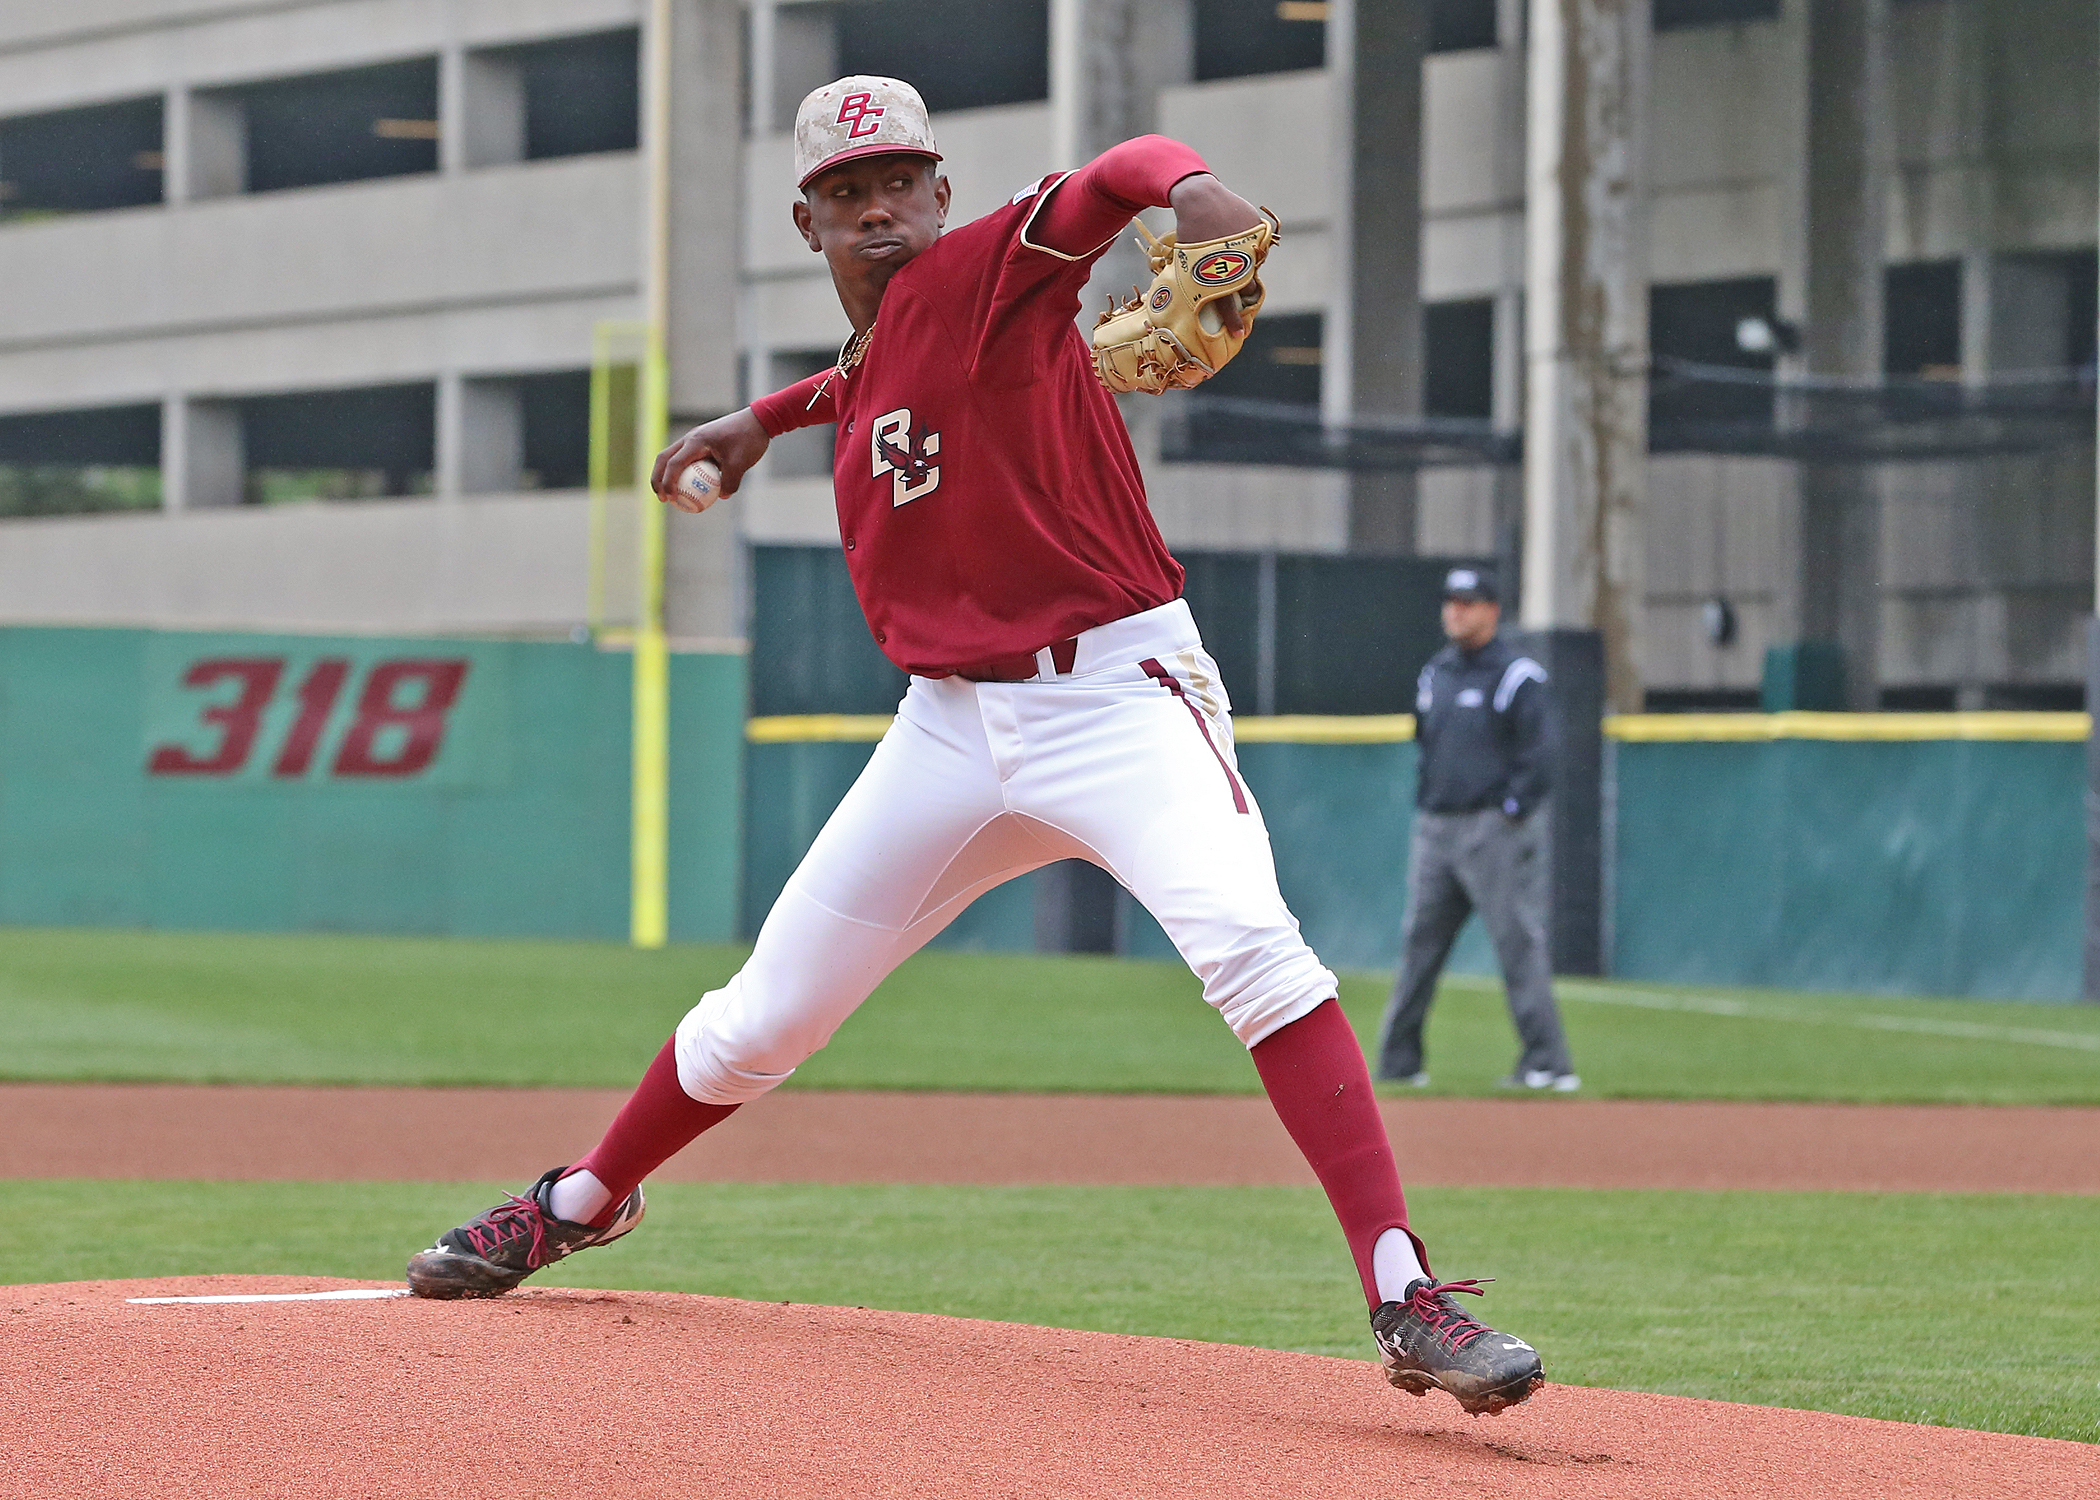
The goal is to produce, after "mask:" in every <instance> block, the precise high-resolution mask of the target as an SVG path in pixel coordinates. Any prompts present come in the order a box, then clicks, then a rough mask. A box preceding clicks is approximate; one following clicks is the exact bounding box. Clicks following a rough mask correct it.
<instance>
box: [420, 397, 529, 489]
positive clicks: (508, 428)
mask: <svg viewBox="0 0 2100 1500" xmlns="http://www.w3.org/2000/svg"><path fill="white" fill-rule="evenodd" d="M524 469H525V414H524V400H523V393H522V392H521V391H520V390H519V388H518V384H517V382H516V381H514V380H468V379H465V378H463V377H461V376H460V375H458V374H456V373H447V374H445V375H443V376H440V377H439V379H438V389H437V492H438V497H439V498H440V499H444V500H455V499H457V498H459V497H460V496H461V495H506V494H510V493H512V492H514V491H516V490H517V489H518V487H519V485H520V484H521V483H523V476H524Z"/></svg>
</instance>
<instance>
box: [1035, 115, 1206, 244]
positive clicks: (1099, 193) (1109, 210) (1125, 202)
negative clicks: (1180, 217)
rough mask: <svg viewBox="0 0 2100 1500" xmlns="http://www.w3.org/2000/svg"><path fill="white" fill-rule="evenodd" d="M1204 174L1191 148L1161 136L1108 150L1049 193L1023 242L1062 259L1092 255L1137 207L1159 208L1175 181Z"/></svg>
mask: <svg viewBox="0 0 2100 1500" xmlns="http://www.w3.org/2000/svg"><path fill="white" fill-rule="evenodd" d="M1209 170H1210V168H1209V167H1208V166H1206V165H1205V164H1204V161H1203V158H1202V157H1201V156H1198V155H1197V154H1196V152H1195V150H1194V149H1193V148H1192V147H1189V146H1184V145H1183V144H1182V143H1181V142H1179V141H1176V140H1170V139H1168V138H1167V137H1166V136H1163V135H1141V136H1139V137H1137V139H1135V140H1130V141H1125V142H1123V144H1122V145H1120V146H1111V147H1109V148H1108V149H1107V150H1106V151H1104V152H1102V153H1101V154H1100V155H1099V156H1097V157H1095V158H1094V159H1093V160H1092V161H1090V162H1088V163H1087V164H1086V165H1085V166H1083V167H1081V168H1080V169H1079V170H1078V171H1076V172H1074V173H1073V174H1072V175H1071V176H1070V177H1067V178H1066V179H1065V180H1064V181H1063V182H1061V183H1059V184H1058V185H1057V186H1056V187H1055V188H1053V189H1051V193H1050V202H1049V205H1048V206H1047V207H1045V208H1044V209H1043V212H1042V214H1041V216H1040V217H1038V218H1037V220H1036V221H1035V224H1034V225H1033V226H1032V227H1031V229H1030V231H1029V235H1028V238H1029V240H1030V242H1031V243H1034V244H1038V245H1046V246H1048V247H1049V248H1050V249H1052V250H1055V251H1057V252H1058V253H1059V254H1061V255H1092V254H1093V253H1094V252H1095V251H1096V250H1099V249H1100V248H1101V247H1102V246H1103V245H1104V244H1106V243H1107V242H1108V241H1109V240H1111V239H1113V238H1115V236H1116V235H1117V234H1118V233H1120V232H1121V230H1122V228H1123V226H1124V225H1125V224H1128V223H1129V222H1130V221H1131V220H1132V219H1133V218H1135V217H1136V216H1137V214H1138V212H1139V211H1140V210H1141V209H1147V208H1164V207H1165V206H1166V203H1167V195H1168V193H1170V192H1171V191H1173V188H1174V184H1175V183H1177V182H1179V181H1181V179H1182V178H1184V177H1192V176H1194V175H1195V174H1196V173H1198V172H1208V171H1209Z"/></svg>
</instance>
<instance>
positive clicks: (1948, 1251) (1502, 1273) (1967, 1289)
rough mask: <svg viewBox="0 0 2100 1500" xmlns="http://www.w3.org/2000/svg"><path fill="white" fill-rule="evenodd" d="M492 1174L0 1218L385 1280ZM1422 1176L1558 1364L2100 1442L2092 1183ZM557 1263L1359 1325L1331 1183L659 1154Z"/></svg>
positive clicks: (1089, 1320) (1151, 1323)
mask: <svg viewBox="0 0 2100 1500" xmlns="http://www.w3.org/2000/svg"><path fill="white" fill-rule="evenodd" d="M495 1193H496V1188H495V1187H493V1186H476V1185H459V1184H452V1185H443V1186H437V1185H431V1184H427V1183H410V1184H383V1183H356V1184H304V1183H302V1184H261V1183H167V1182H152V1183H106V1182H7V1183H0V1214H4V1216H5V1218H6V1221H7V1222H8V1223H10V1224H14V1225H18V1226H20V1225H34V1226H35V1231H36V1232H35V1233H34V1234H22V1233H17V1234H13V1235H9V1236H7V1237H6V1239H5V1240H4V1241H0V1283H14V1284H19V1283H24V1282H37V1281H57V1280H76V1279H90V1278H102V1277H124V1276H157V1275H180V1274H195V1273H204V1272H257V1273H260V1272H285V1273H294V1274H303V1275H337V1276H349V1277H359V1278H366V1277H369V1278H374V1279H390V1278H393V1277H395V1276H397V1275H398V1274H399V1272H400V1267H401V1262H402V1260H403V1259H404V1258H405V1255H406V1252H407V1251H408V1250H410V1249H412V1248H414V1247H415V1246H417V1245H420V1244H423V1243H426V1242H427V1241H428V1240H429V1238H430V1237H431V1236H432V1235H433V1234H434V1233H435V1232H436V1231H437V1230H439V1229H441V1228H443V1227H445V1226H446V1225H449V1224H451V1223H453V1222H455V1221H456V1220H458V1219H460V1218H462V1217H464V1216H465V1215H466V1214H468V1213H470V1212H472V1211H474V1210H475V1209H477V1208H480V1207H483V1206H485V1205H486V1203H487V1202H488V1201H490V1200H491V1199H492V1198H493V1197H494V1196H495ZM1411 1196H1412V1198H1413V1200H1414V1210H1415V1221H1416V1224H1417V1225H1418V1226H1419V1227H1420V1228H1421V1229H1422V1230H1423V1231H1424V1233H1425V1234H1426V1235H1427V1236H1428V1237H1429V1239H1430V1242H1431V1244H1432V1246H1433V1247H1434V1248H1435V1251H1436V1254H1437V1256H1438V1269H1439V1270H1440V1271H1442V1272H1443V1273H1444V1274H1445V1275H1450V1276H1475V1275H1481V1276H1495V1277H1497V1278H1499V1279H1498V1280H1497V1282H1496V1284H1495V1285H1494V1286H1493V1287H1492V1288H1490V1293H1489V1296H1488V1297H1487V1298H1486V1299H1485V1304H1484V1312H1485V1315H1486V1316H1487V1317H1489V1318H1490V1320H1491V1321H1493V1322H1495V1323H1496V1324H1497V1325H1498V1326H1502V1327H1506V1328H1509V1329H1512V1330H1514V1331H1516V1332H1519V1333H1521V1334H1523V1335H1524V1336H1525V1337H1527V1338H1529V1339H1531V1340H1532V1341H1533V1342H1534V1343H1536V1344H1537V1345H1538V1346H1539V1348H1540V1350H1541V1351H1542V1352H1543V1353H1544V1355H1545V1358H1546V1368H1547V1371H1548V1373H1549V1375H1550V1376H1551V1377H1552V1378H1553V1379H1556V1380H1560V1381H1565V1382H1569V1383H1572V1384H1581V1385H1602V1386H1613V1387H1618V1388H1620V1389H1626V1390H1645V1391H1664V1392H1672V1393H1676V1394H1680V1395H1690V1396H1708V1397H1714V1398H1718V1399H1723V1400H1731V1401H1749V1402H1755V1403H1759V1404H1763V1405H1772V1406H1794V1407H1807V1408H1812V1409H1818V1410H1824V1411H1839V1412H1851V1413H1855V1414H1858V1415H1862V1416H1873V1417H1889V1418H1895V1419H1899V1420H1905V1421H1918V1422H1930V1423H1935V1424H1942V1425H1948V1426H1960V1427H1979V1428H1988V1429H1993V1430H1997V1431H2003V1432H2020V1433H2030V1434H2035V1435H2038V1436H2047V1437H2063V1438H2074V1439H2079V1440H2083V1441H2086V1442H2093V1441H2100V1417H2096V1412H2100V1281H2096V1279H2095V1277H2094V1276H2093V1274H2092V1259H2091V1254H2092V1251H2091V1247H2092V1245H2093V1243H2094V1242H2095V1240H2096V1239H2100V1200H2094V1199H2089V1198H2054V1197H2012V1196H1992V1197H1967V1196H1941V1195H1900V1196H1868V1195H1859V1194H1850V1195H1847V1194H1823V1193H1665V1192H1575V1191H1543V1190H1517V1189H1493V1190H1490V1189H1454V1188H1443V1189H1424V1190H1419V1191H1417V1192H1415V1193H1414V1194H1412V1195H1411ZM541 1279H542V1281H544V1282H546V1283H550V1284H566V1285H579V1286H594V1287H632V1288H653V1289H663V1290H672V1291H689V1292H709V1293H717V1294H722V1295H729V1296H738V1297H749V1298H757V1299H766V1300H789V1301H795V1302H817V1303H828V1304H837V1305H846V1306H853V1305H861V1306H868V1307H884V1308H897V1309H903V1310H908V1311H918V1312H937V1313H952V1314H958V1315H963V1316H969V1317H981V1318H994V1319H1002V1320H1008V1321H1015V1322H1025V1323H1037V1324H1045V1325H1050V1326H1054V1327H1068V1328H1091V1329H1102V1330H1107V1331H1112V1332H1121V1333H1144V1334H1160V1335H1168V1336H1172V1337H1178V1338H1195V1339H1208V1340H1218V1341H1224V1342H1231V1343H1248V1344H1257V1345H1262V1346H1266V1347H1271V1348H1281V1349H1302V1350H1308V1351H1312V1352H1315V1353H1322V1354H1339V1355H1344V1356H1347V1357H1352V1358H1367V1357H1368V1355H1369V1341H1368V1337H1367V1335H1366V1333H1365V1330H1364V1327H1363V1323H1362V1312H1361V1307H1362V1304H1361V1302H1360V1301H1358V1294H1357V1291H1356V1287H1355V1279H1354V1277H1353V1275H1352V1274H1351V1273H1350V1271H1349V1269H1348V1264H1347V1260H1346V1257H1345V1255H1344V1252H1343V1250H1342V1246H1341V1238H1340V1235H1339V1234H1338V1233H1337V1231H1336V1230H1335V1228H1334V1223H1333V1220H1332V1219H1331V1218H1330V1217H1329V1216H1328V1212H1327V1209H1326V1206H1325V1204H1324V1203H1323V1202H1322V1201H1321V1200H1320V1198H1319V1195H1318V1194H1317V1193H1316V1192H1315V1191H1313V1190H1310V1189H1297V1188H983V1187H808V1186H746V1185H691V1184H666V1185H663V1186H661V1187H658V1188H654V1189H652V1190H651V1199H650V1211H649V1223H648V1225H647V1227H646V1229H645V1230H644V1231H643V1232H642V1233H639V1234H636V1235H634V1236H633V1237H631V1238H629V1239H627V1240H624V1241H622V1242H620V1243H619V1244H616V1245H612V1246H608V1247H607V1248H605V1249H604V1250H602V1251H593V1252H592V1253H591V1254H589V1255H587V1256H583V1257H579V1258H578V1259H577V1260H574V1261H570V1262H567V1263H565V1264H563V1265H561V1266H558V1267H555V1268H553V1269H552V1270H550V1271H548V1272H546V1273H544V1275H543V1276H542V1278H541ZM1367 1378H1369V1377H1367ZM1395 1399H1399V1398H1398V1397H1396V1398H1395Z"/></svg>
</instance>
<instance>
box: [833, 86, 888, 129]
mask: <svg viewBox="0 0 2100 1500" xmlns="http://www.w3.org/2000/svg"><path fill="white" fill-rule="evenodd" d="M838 122H839V124H841V125H851V126H852V127H853V128H852V129H851V130H849V131H847V132H846V138H847V139H848V140H857V139H858V138H859V137H861V136H864V135H873V134H874V133H875V132H876V131H878V130H880V129H881V128H882V106H881V105H879V104H877V103H876V102H875V96H874V95H873V94H848V95H847V96H846V97H845V98H843V99H841V100H840V101H839V121H838Z"/></svg>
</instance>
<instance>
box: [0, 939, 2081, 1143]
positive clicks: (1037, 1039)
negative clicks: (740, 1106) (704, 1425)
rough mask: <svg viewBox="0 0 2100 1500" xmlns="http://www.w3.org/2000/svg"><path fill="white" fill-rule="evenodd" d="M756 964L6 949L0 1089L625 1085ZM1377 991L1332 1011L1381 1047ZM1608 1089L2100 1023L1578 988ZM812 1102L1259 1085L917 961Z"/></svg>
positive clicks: (1801, 1090) (1784, 1082)
mask: <svg viewBox="0 0 2100 1500" xmlns="http://www.w3.org/2000/svg"><path fill="white" fill-rule="evenodd" d="M741 956H743V950H739V947H674V950H666V952H659V954H638V952H634V950H628V947H617V945H611V943H548V941H451V939H393V937H321V935H300V937H258V935H199V933H124V931H38V929H0V1036H6V1038H8V1046H6V1050H4V1053H0V1078H15V1080H29V1078H40V1080H86V1078H101V1080H195V1082H313V1084H580V1086H582V1084H601V1086H626V1084H630V1082H632V1080H634V1078H636V1074H638V1071H640V1067H643V1063H647V1059H649V1057H651V1055H653V1053H655V1048H657V1046H659V1044H661V1040H664V1036H666V1034H668V1032H670V1027H672V1025H674V1023H676V1021H678V1017H680V1015H682V1013H685V1011H687V1006H691V1004H693V1000H697V998H699V996H701V994H703V992H706V989H710V987H714V985H718V983H722V979H727V977H729V975H731V973H733V971H735V966H737V964H739V962H741ZM1384 992H1386V979H1384V977H1380V975H1352V977H1346V979H1344V987H1342V1000H1344V1004H1346V1006H1348V1011H1350V1017H1352V1019H1354V1021H1357V1027H1359V1032H1361V1034H1363V1036H1365V1038H1369V1036H1371V1034H1373V1032H1375V1023H1378V1013H1380V1006H1382V1004H1384ZM1562 1013H1564V1017H1567V1025H1569V1036H1571V1042H1573V1046H1575V1061H1577V1067H1579V1069H1581V1074H1583V1084H1585V1088H1588V1092H1590V1095H1596V1097H1642V1099H1840V1101H1966V1103H2100V1006H2039V1004H2012V1002H1976V1000H1886V998H1854V996H1808V994H1777V992H1735V989H1674V987H1659V985H1625V983H1604V981H1562ZM1512 1053H1514V1040H1512V1034H1510V1023H1508V1017H1506V1015H1504V1011H1501V992H1499V987H1497V985H1495V983H1493V981H1485V979H1472V977H1453V979H1451V981H1447V983H1445V989H1443V998H1441V1000H1438V1006H1436V1013H1434V1017H1432V1021H1430V1071H1432V1074H1434V1080H1436V1082H1434V1088H1432V1090H1430V1092H1443V1095H1478V1092H1489V1090H1491V1088H1493V1080H1495V1078H1499V1076H1501V1074H1506V1071H1508V1067H1510V1061H1512ZM796 1082H798V1084H802V1086H817V1088H968V1090H1002V1088H1023V1090H1109V1092H1121V1090H1151V1092H1254V1090H1256V1078H1254V1069H1252V1067H1249V1063H1247V1059H1245V1053H1243V1050H1241V1048H1239V1044H1237V1042H1235V1040H1233V1036H1231V1034H1228V1032H1226V1029H1224V1025H1220V1021H1218V1019H1216V1015H1212V1011H1210V1008H1207V1006H1205V1004H1203V1002H1201V998H1199V994H1197V983H1195V979H1191V977H1189V973H1186V971H1184V968H1180V966H1176V964H1153V962H1128V960H1109V958H1037V956H1006V954H1000V956H987V954H920V956H918V958H913V960H911V962H909V964H905V966H903V968H901V971H899V973H897V975H895V977H892V979H890V981H888V983H886V985H884V987H882V989H880V992H876V998H874V1000H871V1002H869V1004H867V1006H863V1008H861V1013H859V1015H857V1017H853V1019H850V1021H848V1023H846V1025H844V1027H842V1029H840V1034H838V1038H836V1040H834V1044H832V1046H829V1048H827V1050H825V1053H821V1055H819V1057H815V1059H811V1063H808V1065H806V1067H804V1069H802V1071H800V1074H798V1078H796Z"/></svg>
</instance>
